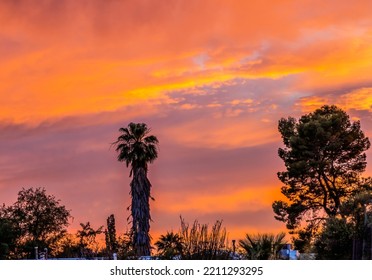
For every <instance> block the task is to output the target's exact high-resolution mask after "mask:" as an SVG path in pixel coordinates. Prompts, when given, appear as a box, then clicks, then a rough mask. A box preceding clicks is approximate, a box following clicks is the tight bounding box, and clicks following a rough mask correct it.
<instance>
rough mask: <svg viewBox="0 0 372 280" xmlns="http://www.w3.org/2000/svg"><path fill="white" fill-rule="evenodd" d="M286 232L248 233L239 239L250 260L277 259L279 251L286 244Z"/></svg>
mask: <svg viewBox="0 0 372 280" xmlns="http://www.w3.org/2000/svg"><path fill="white" fill-rule="evenodd" d="M285 243H286V242H285V233H284V232H282V233H279V234H277V235H273V234H266V233H265V234H257V235H249V234H246V237H245V239H242V240H239V245H240V247H241V248H242V249H243V251H244V255H245V257H246V258H247V259H249V260H270V259H277V258H278V254H279V251H280V250H281V249H282V248H283V246H284V245H285Z"/></svg>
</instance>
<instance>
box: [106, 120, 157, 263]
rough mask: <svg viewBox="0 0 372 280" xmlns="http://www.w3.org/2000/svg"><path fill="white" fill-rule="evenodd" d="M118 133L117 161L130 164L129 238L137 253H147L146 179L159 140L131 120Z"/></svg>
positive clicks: (148, 245)
mask: <svg viewBox="0 0 372 280" xmlns="http://www.w3.org/2000/svg"><path fill="white" fill-rule="evenodd" d="M119 132H121V135H120V136H119V137H118V139H117V141H116V142H114V143H113V144H114V145H115V146H116V151H117V152H118V161H121V162H125V163H126V165H127V167H129V166H130V167H131V170H130V175H129V176H133V179H132V182H131V183H130V189H131V190H130V195H131V196H132V204H131V206H130V209H131V217H132V233H131V234H132V239H133V246H134V249H135V252H136V255H137V256H148V255H150V253H151V251H150V249H151V247H150V234H149V232H150V220H151V216H150V203H149V199H150V198H152V197H151V194H150V189H151V183H150V181H149V179H148V178H147V172H148V163H152V162H153V161H154V160H155V159H156V158H157V157H158V147H157V145H158V143H159V141H158V139H157V138H156V137H155V136H153V135H149V133H150V129H149V128H148V127H147V125H146V124H144V123H130V124H129V125H128V127H126V128H120V129H119Z"/></svg>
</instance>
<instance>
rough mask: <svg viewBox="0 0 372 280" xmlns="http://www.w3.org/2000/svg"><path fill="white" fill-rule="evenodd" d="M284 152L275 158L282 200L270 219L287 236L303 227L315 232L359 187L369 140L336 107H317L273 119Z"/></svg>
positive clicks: (281, 150)
mask: <svg viewBox="0 0 372 280" xmlns="http://www.w3.org/2000/svg"><path fill="white" fill-rule="evenodd" d="M278 128H279V132H280V133H281V135H282V139H283V143H284V145H285V147H284V148H280V149H279V157H280V158H281V159H282V160H283V161H284V164H285V166H286V169H287V170H286V171H284V172H278V177H279V179H280V181H281V182H282V183H284V186H283V187H282V189H281V192H282V194H283V195H284V196H285V197H286V201H275V202H274V203H273V210H274V213H275V218H276V219H278V220H280V221H283V222H285V223H286V225H287V228H288V229H290V230H291V231H292V232H295V230H298V229H299V228H300V227H301V226H305V230H306V231H316V228H317V227H319V226H320V225H321V224H322V223H323V222H324V219H326V218H327V217H335V216H336V215H338V214H342V213H340V206H341V204H342V202H343V201H345V199H346V198H347V197H349V196H351V195H353V194H355V193H356V192H358V189H359V186H360V184H359V181H360V174H361V173H362V172H363V171H364V170H365V167H366V154H365V151H366V150H367V149H368V148H369V147H370V142H369V140H368V138H367V137H365V135H364V133H363V131H362V130H361V128H360V123H359V121H355V122H351V121H350V119H349V116H348V115H347V114H346V113H345V112H344V111H343V110H341V109H339V108H338V107H336V106H323V107H321V108H320V109H317V110H315V111H314V112H312V113H310V114H306V115H304V116H302V117H301V118H300V119H299V120H298V121H297V120H296V119H294V118H292V117H289V118H288V119H284V118H282V119H281V120H280V121H279V126H278Z"/></svg>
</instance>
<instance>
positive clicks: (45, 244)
mask: <svg viewBox="0 0 372 280" xmlns="http://www.w3.org/2000/svg"><path fill="white" fill-rule="evenodd" d="M2 211H3V212H4V213H6V216H7V217H8V222H10V224H11V225H12V227H13V229H14V230H15V231H16V232H18V234H19V236H18V239H17V242H16V243H17V248H15V251H16V255H18V257H21V258H23V257H32V255H33V254H34V247H39V248H51V247H53V244H54V243H56V242H57V241H58V240H59V239H61V238H62V237H63V236H64V234H65V233H66V228H67V226H68V225H69V222H68V220H69V218H71V215H70V211H69V210H67V209H66V208H65V206H63V205H60V201H59V200H57V199H56V198H55V197H54V196H53V195H48V194H47V193H46V190H45V189H44V188H36V189H33V188H29V189H24V188H23V189H22V190H21V191H20V192H19V193H18V199H17V201H16V202H15V203H14V204H13V205H12V206H9V207H5V206H4V207H3V210H2ZM50 253H51V254H52V253H53V252H50ZM33 257H34V256H33Z"/></svg>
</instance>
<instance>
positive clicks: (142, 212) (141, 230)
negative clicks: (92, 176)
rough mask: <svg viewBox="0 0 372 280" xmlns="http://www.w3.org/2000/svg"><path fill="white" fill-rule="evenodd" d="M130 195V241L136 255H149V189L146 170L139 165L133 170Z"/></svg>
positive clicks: (149, 184)
mask: <svg viewBox="0 0 372 280" xmlns="http://www.w3.org/2000/svg"><path fill="white" fill-rule="evenodd" d="M130 187H131V196H132V205H131V213H132V241H133V246H134V250H135V252H136V255H137V256H138V257H140V256H149V255H150V254H151V252H150V248H151V247H150V234H149V232H150V220H151V216H150V204H149V199H150V189H151V183H150V181H149V180H148V179H147V172H146V170H145V169H144V168H142V167H139V168H136V169H134V170H133V180H132V182H131V184H130Z"/></svg>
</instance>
